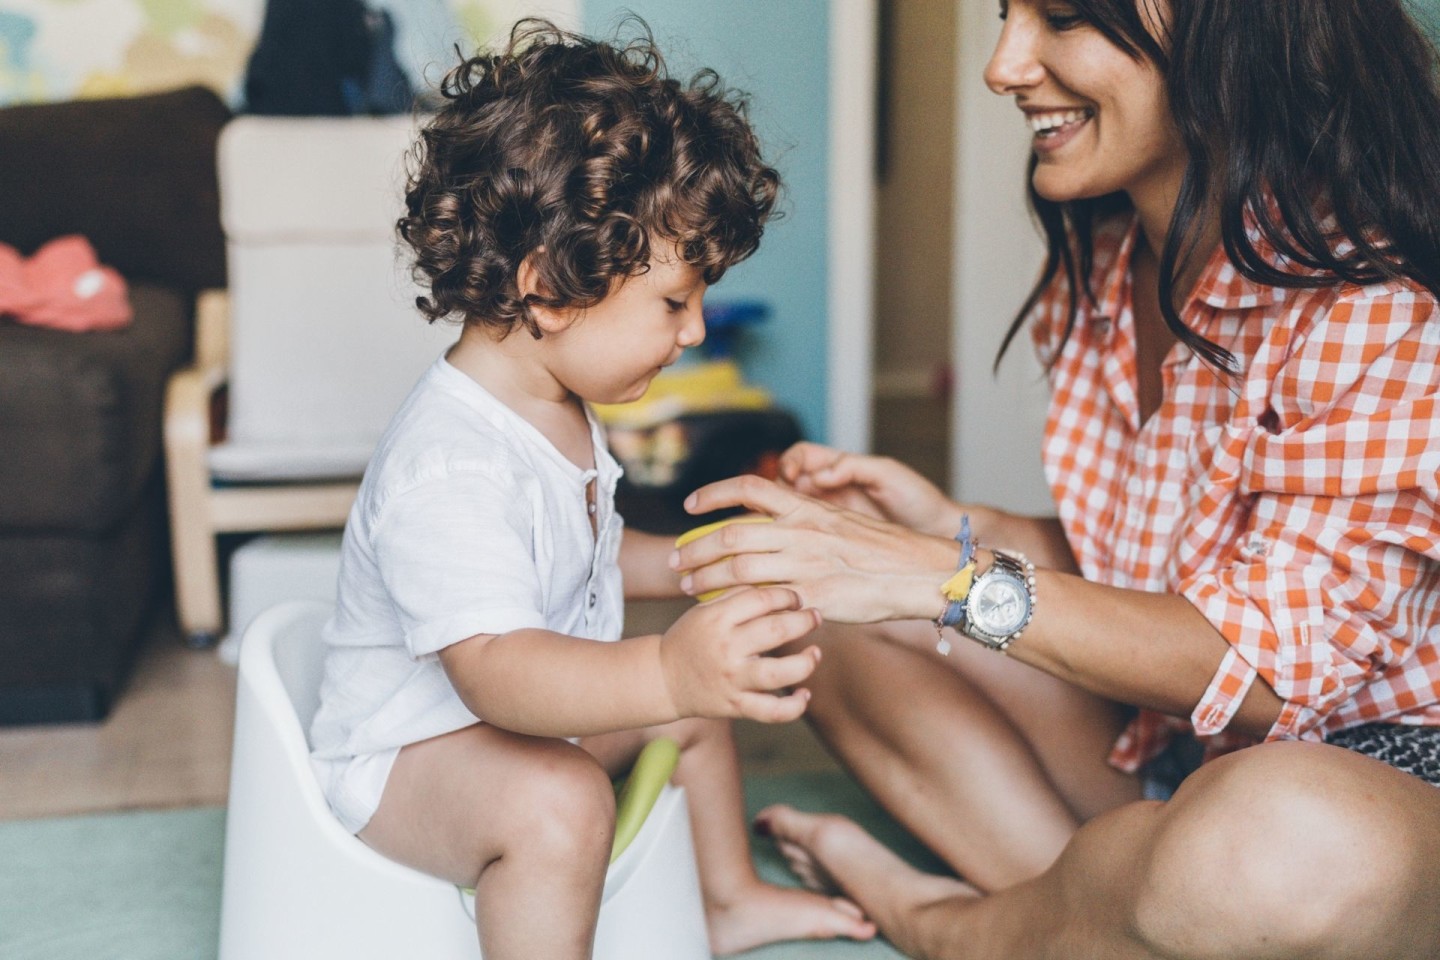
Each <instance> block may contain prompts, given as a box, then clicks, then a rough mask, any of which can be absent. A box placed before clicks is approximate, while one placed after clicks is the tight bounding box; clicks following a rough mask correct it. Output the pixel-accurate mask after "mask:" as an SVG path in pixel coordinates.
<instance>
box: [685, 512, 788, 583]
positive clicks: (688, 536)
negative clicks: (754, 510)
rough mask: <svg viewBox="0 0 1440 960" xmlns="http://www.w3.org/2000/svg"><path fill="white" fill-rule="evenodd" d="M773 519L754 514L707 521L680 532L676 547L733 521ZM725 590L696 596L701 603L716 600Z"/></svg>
mask: <svg viewBox="0 0 1440 960" xmlns="http://www.w3.org/2000/svg"><path fill="white" fill-rule="evenodd" d="M773 520H774V518H773V517H761V516H755V515H753V514H752V515H747V516H742V517H727V518H726V519H724V520H717V521H715V522H714V523H707V524H705V525H704V526H703V527H696V528H695V529H694V530H686V531H685V532H684V533H682V534H680V536H678V537H676V538H675V549H677V550H678V549H680V548H681V547H683V546H685V544H687V543H693V542H694V541H696V540H699V539H700V538H701V537H703V536H705V535H707V534H710V533H714V532H715V531H716V530H719V529H720V528H721V527H724V526H728V525H730V524H732V523H771V522H773ZM724 592H725V591H724V590H709V591H707V592H705V593H702V594H700V596H698V597H696V599H697V600H699V601H700V602H701V603H704V602H705V601H707V600H714V599H715V598H716V597H718V596H720V594H722V593H724Z"/></svg>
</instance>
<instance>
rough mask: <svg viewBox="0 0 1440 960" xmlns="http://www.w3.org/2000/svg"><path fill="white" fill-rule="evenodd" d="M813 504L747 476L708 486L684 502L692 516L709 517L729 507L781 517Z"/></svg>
mask: <svg viewBox="0 0 1440 960" xmlns="http://www.w3.org/2000/svg"><path fill="white" fill-rule="evenodd" d="M809 502H810V500H809V498H807V497H804V496H802V495H800V494H798V493H796V492H795V491H793V490H787V489H785V488H784V487H782V486H780V485H779V484H778V483H775V482H774V481H772V480H766V479H764V478H763V477H757V476H755V475H754V474H746V475H745V476H743V477H731V478H730V479H728V480H720V481H717V482H716V483H710V484H706V485H705V486H703V487H701V488H700V489H699V490H696V491H695V492H694V493H692V494H690V496H688V497H686V498H685V509H686V510H687V511H688V512H690V513H695V514H701V513H710V512H711V511H714V510H725V509H728V508H730V507H745V508H747V509H750V510H754V511H756V512H757V513H763V514H766V515H768V516H772V517H778V516H782V515H784V514H787V513H790V512H791V511H793V510H795V509H797V508H799V507H800V506H801V504H805V503H809Z"/></svg>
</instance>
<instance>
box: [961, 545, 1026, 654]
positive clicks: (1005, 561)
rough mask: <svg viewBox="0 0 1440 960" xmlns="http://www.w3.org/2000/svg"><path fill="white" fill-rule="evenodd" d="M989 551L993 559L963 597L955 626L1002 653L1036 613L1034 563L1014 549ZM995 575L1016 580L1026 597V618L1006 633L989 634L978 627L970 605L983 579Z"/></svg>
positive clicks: (980, 592)
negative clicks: (967, 594)
mask: <svg viewBox="0 0 1440 960" xmlns="http://www.w3.org/2000/svg"><path fill="white" fill-rule="evenodd" d="M990 553H991V555H992V556H993V557H994V558H995V559H994V562H993V563H992V564H991V565H990V566H989V567H988V568H986V570H985V571H984V572H983V573H981V574H980V575H979V576H977V577H976V578H975V583H974V585H973V586H972V587H971V589H970V595H969V596H968V597H967V598H966V603H965V616H964V619H963V620H962V621H961V622H960V624H959V625H958V626H957V628H956V629H958V630H959V631H960V632H961V633H963V634H964V635H965V636H967V637H969V638H970V639H971V640H974V641H976V642H977V643H979V644H980V645H982V646H985V647H989V648H990V649H991V650H998V651H1000V652H1001V653H1004V652H1006V650H1007V649H1008V648H1009V646H1010V644H1012V643H1014V642H1015V641H1016V640H1018V639H1019V638H1020V635H1021V634H1022V633H1024V632H1025V628H1026V627H1028V626H1029V625H1030V621H1031V620H1032V619H1033V618H1034V616H1035V564H1033V563H1031V562H1030V560H1029V558H1028V557H1026V556H1025V555H1024V554H1023V553H1019V552H1016V551H1011V550H995V549H992V550H991V551H990ZM994 577H1006V578H1008V579H1011V580H1013V581H1016V582H1018V583H1019V584H1020V587H1021V589H1023V590H1024V592H1025V597H1026V610H1025V618H1024V619H1023V620H1022V621H1021V622H1020V625H1019V626H1018V627H1016V628H1015V629H1014V630H1011V631H1010V632H1009V633H1005V634H992V633H988V632H986V631H985V630H982V629H980V628H979V627H977V626H976V625H975V617H974V611H972V610H971V609H970V605H971V604H972V603H974V602H975V600H976V598H977V597H979V596H981V595H983V593H984V583H985V581H986V580H987V579H990V578H994Z"/></svg>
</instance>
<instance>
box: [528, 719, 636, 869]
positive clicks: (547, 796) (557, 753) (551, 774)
mask: <svg viewBox="0 0 1440 960" xmlns="http://www.w3.org/2000/svg"><path fill="white" fill-rule="evenodd" d="M556 748H557V749H546V750H545V752H544V755H542V756H540V757H537V758H536V762H535V764H534V766H533V768H532V769H529V770H526V771H525V773H524V775H523V776H522V777H521V778H520V782H518V783H516V784H515V788H514V790H513V791H507V793H508V794H509V795H510V799H511V807H512V809H514V810H516V811H517V812H518V819H519V820H520V824H519V825H520V826H521V829H520V830H518V831H516V833H515V834H513V835H512V836H514V837H515V838H516V840H517V841H519V842H523V843H525V844H527V845H529V846H532V847H533V846H543V847H547V848H553V849H554V850H556V851H557V852H559V853H561V854H562V855H564V854H565V852H566V851H570V853H571V854H572V855H573V854H574V853H576V852H579V851H581V850H586V849H589V848H590V847H592V846H594V847H597V848H604V849H607V850H608V848H609V845H610V843H611V840H612V838H613V836H614V833H615V789H614V786H613V785H612V784H611V782H610V777H609V776H608V775H607V774H606V773H605V771H604V769H602V768H601V766H600V764H598V763H596V762H595V760H594V758H592V757H591V756H590V755H589V754H588V753H586V752H585V751H583V750H581V749H579V748H578V747H574V746H571V745H570V744H568V743H558V744H556Z"/></svg>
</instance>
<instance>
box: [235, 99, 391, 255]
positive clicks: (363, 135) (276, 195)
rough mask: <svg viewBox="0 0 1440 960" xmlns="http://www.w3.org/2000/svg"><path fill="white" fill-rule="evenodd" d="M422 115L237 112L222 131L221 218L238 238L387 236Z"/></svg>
mask: <svg viewBox="0 0 1440 960" xmlns="http://www.w3.org/2000/svg"><path fill="white" fill-rule="evenodd" d="M417 135H418V124H417V122H416V121H415V120H414V119H412V118H410V117H407V116H398V117H250V116H242V117H237V118H236V119H234V120H233V121H231V122H230V123H229V124H228V125H226V127H225V129H224V130H223V131H222V132H221V135H220V145H219V164H220V218H221V221H222V223H223V225H224V227H225V235H226V237H228V238H229V239H230V240H231V241H232V242H242V243H249V242H255V241H277V240H279V241H284V240H291V239H296V238H305V239H307V240H313V239H316V238H318V237H328V238H331V239H350V240H389V239H390V238H391V237H393V235H394V227H395V219H396V217H398V216H399V215H400V210H399V207H398V206H397V204H398V203H399V200H400V197H401V195H402V194H401V184H403V183H404V181H405V154H406V151H407V150H408V149H409V148H410V145H411V144H412V143H414V142H415V139H416V137H417Z"/></svg>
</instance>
